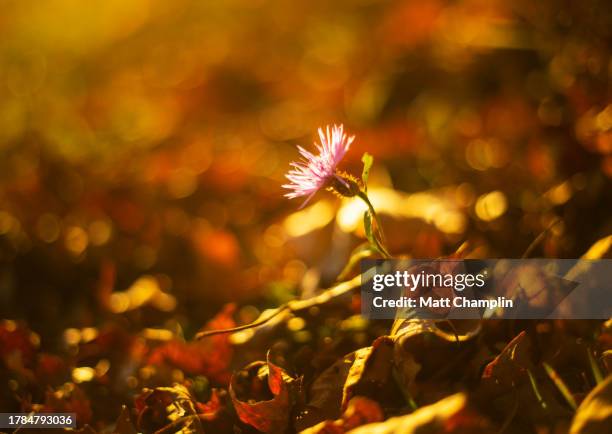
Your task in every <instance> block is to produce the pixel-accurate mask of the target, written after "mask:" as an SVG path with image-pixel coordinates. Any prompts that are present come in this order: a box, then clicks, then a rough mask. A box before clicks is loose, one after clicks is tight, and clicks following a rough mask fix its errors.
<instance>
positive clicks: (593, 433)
mask: <svg viewBox="0 0 612 434" xmlns="http://www.w3.org/2000/svg"><path fill="white" fill-rule="evenodd" d="M611 427H612V375H608V378H606V379H605V380H604V381H603V382H602V383H600V384H599V385H598V386H597V387H595V388H594V389H593V390H591V392H590V393H589V394H588V395H587V397H586V398H585V399H584V401H582V403H581V404H580V406H579V407H578V409H577V410H576V415H575V416H574V420H573V421H572V425H571V428H570V431H569V432H570V434H600V433H604V432H610V428H611Z"/></svg>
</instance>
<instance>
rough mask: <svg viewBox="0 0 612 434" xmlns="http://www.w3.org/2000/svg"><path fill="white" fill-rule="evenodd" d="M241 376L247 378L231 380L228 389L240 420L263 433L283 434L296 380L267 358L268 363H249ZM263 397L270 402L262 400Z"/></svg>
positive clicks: (236, 376)
mask: <svg viewBox="0 0 612 434" xmlns="http://www.w3.org/2000/svg"><path fill="white" fill-rule="evenodd" d="M242 372H243V373H244V374H246V375H245V376H243V377H242V378H240V376H239V375H237V374H234V375H233V376H232V379H231V381H230V388H229V393H230V397H231V398H232V402H233V404H234V408H235V409H236V413H237V414H238V417H239V418H240V420H241V421H242V422H244V423H246V424H248V425H251V426H253V427H255V428H256V429H257V430H259V431H262V432H264V433H282V432H284V431H285V429H286V428H287V426H288V423H289V413H290V409H291V406H292V404H293V402H294V396H293V394H294V390H295V386H296V384H297V382H296V380H295V379H293V378H291V376H289V374H287V373H286V372H285V371H284V370H283V369H282V368H280V367H278V366H276V365H275V364H273V363H272V362H271V361H270V358H269V355H268V361H267V362H255V363H251V364H250V365H249V366H247V367H246V368H245V369H244V370H243V371H242ZM240 379H242V380H243V381H242V383H243V384H240V383H241V382H240V381H239V380H240ZM264 379H265V380H264ZM245 384H246V385H247V386H248V387H245ZM245 389H246V390H245ZM266 395H270V399H265V398H266V397H267V396H266Z"/></svg>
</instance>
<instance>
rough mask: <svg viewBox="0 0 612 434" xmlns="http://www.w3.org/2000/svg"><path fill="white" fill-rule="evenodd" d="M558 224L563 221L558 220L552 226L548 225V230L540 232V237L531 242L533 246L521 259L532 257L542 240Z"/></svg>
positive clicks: (529, 247) (530, 245) (528, 248)
mask: <svg viewBox="0 0 612 434" xmlns="http://www.w3.org/2000/svg"><path fill="white" fill-rule="evenodd" d="M558 223H561V219H556V220H555V221H553V222H552V223H551V224H550V225H548V227H547V228H546V229H544V230H543V231H542V232H540V235H538V236H537V237H535V239H534V240H533V241H532V242H531V244H529V246H528V247H527V250H525V253H523V256H521V259H526V258H528V257H529V255H531V253H532V252H533V251H534V250H535V248H536V247H538V244H540V243H541V242H542V240H544V237H545V236H546V234H547V233H548V232H550V230H551V229H552V228H553V227H555V226H556V225H557V224H558Z"/></svg>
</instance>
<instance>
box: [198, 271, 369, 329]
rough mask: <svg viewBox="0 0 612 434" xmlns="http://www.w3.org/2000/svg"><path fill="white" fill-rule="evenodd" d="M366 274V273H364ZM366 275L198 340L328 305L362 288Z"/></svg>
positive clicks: (360, 275)
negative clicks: (281, 315) (250, 321)
mask: <svg viewBox="0 0 612 434" xmlns="http://www.w3.org/2000/svg"><path fill="white" fill-rule="evenodd" d="M364 274H366V273H364ZM364 274H358V275H357V276H355V277H353V278H352V279H351V280H347V281H346V282H342V283H339V284H338V285H336V286H334V287H332V288H330V289H328V290H326V291H323V292H322V293H321V294H319V295H316V296H314V297H311V298H307V299H305V300H291V301H290V302H288V303H285V304H283V305H281V306H279V307H277V308H276V309H274V311H273V312H272V313H271V314H269V315H268V316H266V317H265V318H259V319H257V320H255V321H253V322H252V323H249V324H244V325H241V326H238V327H232V328H229V329H219V330H207V331H203V332H200V333H198V334H197V335H196V339H202V338H205V337H209V336H214V335H219V334H224V333H235V332H239V331H242V330H247V329H251V328H254V327H259V326H262V325H264V324H266V323H267V322H268V321H270V320H271V319H272V318H274V317H276V316H278V315H280V314H281V313H283V312H287V313H295V312H297V311H300V310H304V309H310V308H311V307H313V306H320V305H322V304H325V303H327V302H328V301H329V300H332V299H334V298H336V297H339V296H341V295H343V294H346V293H348V292H351V291H353V290H354V289H355V288H359V287H360V286H361V280H362V276H363V275H364Z"/></svg>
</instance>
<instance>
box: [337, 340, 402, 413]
mask: <svg viewBox="0 0 612 434" xmlns="http://www.w3.org/2000/svg"><path fill="white" fill-rule="evenodd" d="M392 366H393V340H392V339H391V338H389V337H387V336H381V337H379V338H378V339H376V340H375V341H374V343H373V344H372V346H371V347H367V348H362V349H360V350H358V351H356V352H355V361H354V362H353V365H352V366H351V368H350V370H349V372H348V376H347V378H346V382H345V383H344V387H343V391H342V409H346V406H347V405H348V402H349V400H350V399H351V398H352V397H353V396H355V395H357V394H360V395H368V396H370V395H371V394H374V395H376V391H375V390H373V389H384V388H385V387H386V386H388V383H389V382H390V381H392V371H391V368H392Z"/></svg>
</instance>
